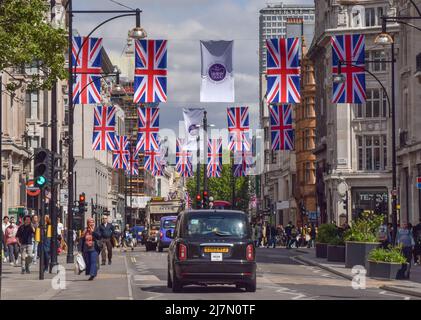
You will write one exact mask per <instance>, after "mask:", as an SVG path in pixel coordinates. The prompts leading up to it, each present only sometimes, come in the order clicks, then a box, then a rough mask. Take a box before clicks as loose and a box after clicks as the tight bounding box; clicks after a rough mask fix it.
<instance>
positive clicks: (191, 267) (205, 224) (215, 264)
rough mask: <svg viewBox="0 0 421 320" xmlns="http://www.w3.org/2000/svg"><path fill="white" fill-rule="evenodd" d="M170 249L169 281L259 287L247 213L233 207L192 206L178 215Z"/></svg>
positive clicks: (170, 284) (174, 284)
mask: <svg viewBox="0 0 421 320" xmlns="http://www.w3.org/2000/svg"><path fill="white" fill-rule="evenodd" d="M167 236H168V237H169V238H171V239H172V241H171V244H170V247H169V252H168V281H167V285H168V287H169V288H172V290H173V292H180V291H181V290H182V288H183V286H186V285H195V284H196V285H209V284H211V285H212V284H231V285H235V286H236V287H237V288H245V289H246V291H247V292H255V291H256V260H255V246H254V243H253V240H252V238H251V227H250V224H249V221H248V217H247V215H246V214H245V213H244V212H242V211H234V210H189V211H184V212H182V213H180V214H179V215H178V217H177V221H176V227H175V230H174V231H173V232H171V231H170V230H169V231H167Z"/></svg>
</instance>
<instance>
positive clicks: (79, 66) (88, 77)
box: [72, 37, 102, 104]
mask: <svg viewBox="0 0 421 320" xmlns="http://www.w3.org/2000/svg"><path fill="white" fill-rule="evenodd" d="M85 39H86V37H73V41H72V61H73V62H72V63H73V72H74V73H76V81H75V82H74V84H73V103H74V104H90V103H100V102H101V75H100V74H101V71H102V62H101V52H102V38H88V39H87V40H85ZM84 42H85V43H84ZM82 44H83V47H82V49H80V48H81V46H82ZM79 50H80V53H79V56H77V54H78V52H79ZM76 57H77V59H76Z"/></svg>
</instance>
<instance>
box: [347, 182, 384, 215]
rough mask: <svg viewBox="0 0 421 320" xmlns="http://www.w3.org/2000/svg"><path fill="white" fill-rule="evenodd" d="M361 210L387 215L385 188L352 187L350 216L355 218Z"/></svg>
mask: <svg viewBox="0 0 421 320" xmlns="http://www.w3.org/2000/svg"><path fill="white" fill-rule="evenodd" d="M363 212H374V213H377V214H384V215H388V213H389V206H388V191H387V188H381V187H379V188H355V187H353V188H352V217H353V219H355V218H357V217H358V216H359V215H360V214H361V213H363Z"/></svg>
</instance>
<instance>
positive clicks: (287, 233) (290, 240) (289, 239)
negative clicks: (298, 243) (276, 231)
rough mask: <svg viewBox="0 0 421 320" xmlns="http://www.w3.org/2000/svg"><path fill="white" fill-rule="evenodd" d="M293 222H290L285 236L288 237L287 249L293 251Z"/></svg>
mask: <svg viewBox="0 0 421 320" xmlns="http://www.w3.org/2000/svg"><path fill="white" fill-rule="evenodd" d="M291 232H292V222H291V221H290V222H288V224H287V226H286V227H285V235H286V238H287V239H286V243H287V245H286V248H287V249H291V244H292V233H291Z"/></svg>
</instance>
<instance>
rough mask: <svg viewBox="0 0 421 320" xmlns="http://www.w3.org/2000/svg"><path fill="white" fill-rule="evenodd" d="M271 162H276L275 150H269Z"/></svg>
mask: <svg viewBox="0 0 421 320" xmlns="http://www.w3.org/2000/svg"><path fill="white" fill-rule="evenodd" d="M271 162H272V164H276V151H274V150H272V151H271Z"/></svg>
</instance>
